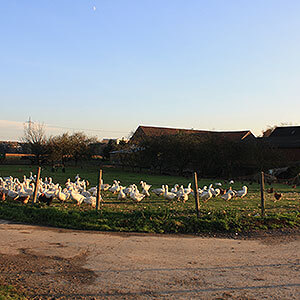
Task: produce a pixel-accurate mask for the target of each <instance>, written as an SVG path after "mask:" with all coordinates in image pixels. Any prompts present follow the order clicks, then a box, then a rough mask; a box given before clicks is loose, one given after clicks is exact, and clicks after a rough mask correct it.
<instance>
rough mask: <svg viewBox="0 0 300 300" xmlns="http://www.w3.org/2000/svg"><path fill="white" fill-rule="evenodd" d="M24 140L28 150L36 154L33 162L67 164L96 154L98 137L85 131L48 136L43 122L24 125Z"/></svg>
mask: <svg viewBox="0 0 300 300" xmlns="http://www.w3.org/2000/svg"><path fill="white" fill-rule="evenodd" d="M23 142H24V144H25V147H27V149H28V150H27V151H28V152H29V153H31V154H33V155H34V161H33V163H37V164H42V163H51V164H57V163H59V164H62V165H64V164H66V163H67V162H70V161H73V162H75V164H77V163H78V162H79V161H84V160H88V159H90V158H91V157H92V155H93V154H94V151H93V147H92V145H94V144H95V143H96V142H97V138H96V137H88V136H87V135H86V134H84V133H83V132H75V133H73V134H69V133H63V134H61V135H56V136H50V137H49V138H47V137H46V134H45V128H44V126H43V124H40V123H32V124H29V125H27V126H25V127H24V136H23Z"/></svg>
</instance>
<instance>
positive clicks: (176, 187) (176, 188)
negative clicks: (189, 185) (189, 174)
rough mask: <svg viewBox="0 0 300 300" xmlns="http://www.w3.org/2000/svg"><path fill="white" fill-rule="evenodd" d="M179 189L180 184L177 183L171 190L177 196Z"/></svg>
mask: <svg viewBox="0 0 300 300" xmlns="http://www.w3.org/2000/svg"><path fill="white" fill-rule="evenodd" d="M178 187H179V184H177V183H176V184H175V185H174V187H172V188H171V192H172V193H175V194H176V193H177V192H178Z"/></svg>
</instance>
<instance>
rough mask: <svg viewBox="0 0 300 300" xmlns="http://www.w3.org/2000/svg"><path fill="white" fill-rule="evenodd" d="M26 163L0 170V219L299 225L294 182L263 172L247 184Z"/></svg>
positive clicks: (147, 228)
mask: <svg viewBox="0 0 300 300" xmlns="http://www.w3.org/2000/svg"><path fill="white" fill-rule="evenodd" d="M26 168H27V169H24V167H22V168H20V167H18V168H8V167H7V169H5V168H2V169H1V167H0V193H1V194H0V196H1V199H2V200H0V218H4V219H12V220H16V221H22V222H28V223H35V224H43V225H51V226H59V227H66V228H77V229H93V230H108V231H136V232H157V233H176V232H180V233H202V232H235V233H236V232H241V231H247V230H253V229H273V228H282V227H292V228H293V227H295V228H296V227H299V226H300V212H299V209H300V196H299V195H300V189H299V187H298V186H296V185H287V184H280V183H275V182H272V183H271V182H269V180H265V178H264V177H265V174H264V173H263V172H261V173H260V174H259V176H258V177H257V181H256V182H253V181H247V182H246V181H235V180H226V181H225V180H210V179H204V178H200V179H199V178H198V176H197V173H194V176H193V178H190V180H189V179H186V178H183V177H172V176H158V175H149V174H143V175H141V174H140V173H139V174H136V173H130V172H123V171H121V170H116V169H109V168H106V169H100V170H99V169H97V168H91V169H89V170H84V169H79V168H75V167H74V168H68V170H67V171H66V173H63V172H61V173H60V172H55V173H54V176H55V177H54V176H53V173H52V172H51V169H50V168H49V169H47V168H46V167H44V168H43V169H41V168H38V169H37V170H36V169H32V168H30V167H26ZM30 172H33V173H35V174H30ZM78 173H81V174H78ZM52 176H53V178H52ZM81 177H82V178H81ZM267 178H268V177H267ZM265 181H266V183H265Z"/></svg>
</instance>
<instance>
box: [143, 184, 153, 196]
mask: <svg viewBox="0 0 300 300" xmlns="http://www.w3.org/2000/svg"><path fill="white" fill-rule="evenodd" d="M140 184H141V185H142V188H143V190H142V194H143V195H145V196H147V197H150V193H149V189H150V188H151V187H152V185H150V184H147V183H146V182H144V181H141V182H140Z"/></svg>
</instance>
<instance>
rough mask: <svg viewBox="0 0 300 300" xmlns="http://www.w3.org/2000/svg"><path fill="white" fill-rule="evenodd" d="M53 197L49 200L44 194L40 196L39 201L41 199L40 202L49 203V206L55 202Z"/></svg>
mask: <svg viewBox="0 0 300 300" xmlns="http://www.w3.org/2000/svg"><path fill="white" fill-rule="evenodd" d="M53 197H54V196H51V197H49V198H48V197H46V195H45V194H44V193H42V194H40V195H39V198H38V199H39V201H40V202H43V203H47V205H48V206H49V205H50V204H51V203H52V201H53Z"/></svg>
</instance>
